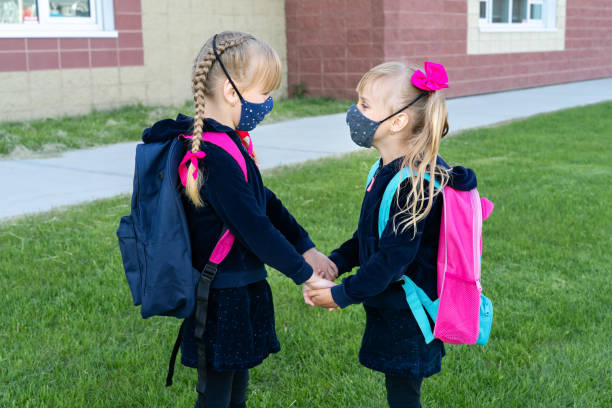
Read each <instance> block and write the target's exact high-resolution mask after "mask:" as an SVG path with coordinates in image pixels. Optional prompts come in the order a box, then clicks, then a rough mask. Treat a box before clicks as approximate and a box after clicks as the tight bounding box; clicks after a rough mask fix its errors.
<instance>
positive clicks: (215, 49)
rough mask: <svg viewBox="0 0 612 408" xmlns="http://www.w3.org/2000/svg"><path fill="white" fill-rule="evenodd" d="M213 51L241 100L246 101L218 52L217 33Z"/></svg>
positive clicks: (214, 38)
mask: <svg viewBox="0 0 612 408" xmlns="http://www.w3.org/2000/svg"><path fill="white" fill-rule="evenodd" d="M213 52H214V53H215V58H216V59H217V61H219V65H220V66H221V69H222V70H223V73H224V74H225V76H226V77H227V79H228V80H229V81H230V84H232V88H234V91H236V93H237V94H238V97H239V98H240V101H244V98H243V97H242V95H241V94H240V92H239V91H238V87H236V84H235V83H234V81H232V77H231V76H230V75H229V74H228V73H227V70H226V69H225V65H223V62H222V61H221V58H220V57H219V54H217V34H215V36H214V37H213Z"/></svg>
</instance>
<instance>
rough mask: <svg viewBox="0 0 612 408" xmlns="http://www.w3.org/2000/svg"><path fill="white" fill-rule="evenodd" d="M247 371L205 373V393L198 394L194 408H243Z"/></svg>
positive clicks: (209, 371) (247, 379)
mask: <svg viewBox="0 0 612 408" xmlns="http://www.w3.org/2000/svg"><path fill="white" fill-rule="evenodd" d="M248 384H249V370H236V371H213V370H211V369H208V370H207V372H206V391H205V393H204V394H198V403H197V404H196V408H244V407H246V392H247V385H248Z"/></svg>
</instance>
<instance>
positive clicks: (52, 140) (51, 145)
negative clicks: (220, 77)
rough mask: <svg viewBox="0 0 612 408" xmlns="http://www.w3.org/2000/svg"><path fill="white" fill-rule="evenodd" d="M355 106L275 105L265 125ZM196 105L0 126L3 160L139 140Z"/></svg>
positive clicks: (310, 101)
mask: <svg viewBox="0 0 612 408" xmlns="http://www.w3.org/2000/svg"><path fill="white" fill-rule="evenodd" d="M351 103H352V102H349V101H341V100H336V99H331V98H296V99H281V100H278V101H275V106H274V110H273V111H272V112H271V113H270V115H269V116H268V117H266V119H265V121H264V122H263V123H273V122H279V121H282V120H288V119H295V118H301V117H305V116H316V115H327V114H331V113H339V112H344V111H346V110H347V109H348V107H349V106H350V105H351ZM192 105H193V103H191V102H187V103H185V104H184V105H183V106H179V107H173V106H170V107H148V106H142V105H135V106H126V107H123V108H120V109H116V110H111V111H101V112H93V113H91V114H88V115H83V116H74V117H63V118H58V119H45V120H34V121H31V122H5V123H0V159H3V158H4V159H7V158H19V159H21V158H28V157H34V156H41V155H42V156H46V155H52V154H57V153H59V152H62V151H65V150H69V149H81V148H84V147H92V146H99V145H106V144H111V143H119V142H128V141H137V140H140V137H141V135H142V129H144V128H145V127H148V126H151V125H152V124H153V123H154V122H155V121H157V120H160V119H164V118H168V117H171V118H174V117H176V115H177V113H179V112H182V113H184V114H187V115H193V106H192Z"/></svg>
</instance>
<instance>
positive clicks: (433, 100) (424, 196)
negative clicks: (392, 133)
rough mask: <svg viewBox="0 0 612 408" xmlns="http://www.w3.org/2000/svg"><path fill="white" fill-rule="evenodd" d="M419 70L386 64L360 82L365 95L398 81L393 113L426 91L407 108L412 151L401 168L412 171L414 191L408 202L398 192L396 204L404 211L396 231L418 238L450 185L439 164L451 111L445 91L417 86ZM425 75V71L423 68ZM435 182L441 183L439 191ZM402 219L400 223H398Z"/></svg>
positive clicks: (407, 198) (400, 215) (378, 66)
mask: <svg viewBox="0 0 612 408" xmlns="http://www.w3.org/2000/svg"><path fill="white" fill-rule="evenodd" d="M418 69H419V68H418V67H416V66H411V65H407V64H404V63H402V62H386V63H383V64H380V65H377V66H375V67H374V68H372V69H370V70H369V71H368V72H367V73H366V74H365V75H364V76H363V77H362V78H361V80H360V81H359V84H358V85H357V92H361V91H362V90H363V89H364V88H365V87H366V86H367V85H370V84H372V82H374V81H377V80H379V79H383V78H389V79H392V80H393V81H394V88H393V89H394V95H393V96H392V97H391V98H390V101H392V106H391V107H392V110H393V112H395V111H397V110H399V109H401V108H403V107H404V106H406V105H407V104H409V103H410V102H412V101H414V100H415V99H416V98H418V97H419V95H420V94H422V93H423V92H426V95H423V97H421V98H420V99H419V100H417V101H416V102H415V103H414V104H413V105H412V106H410V107H409V108H408V109H406V110H405V111H404V112H406V113H407V114H408V115H409V117H410V122H409V124H408V127H407V128H408V130H409V131H407V132H406V137H407V138H408V149H407V152H406V155H405V156H404V159H403V161H402V166H401V168H404V167H406V168H408V169H410V170H412V171H411V172H409V173H410V174H409V177H410V181H411V188H410V191H409V192H408V194H407V196H406V201H405V202H404V203H400V193H399V190H400V189H399V188H398V191H397V193H396V200H397V201H396V202H397V205H398V207H399V208H400V212H398V213H397V214H396V215H395V216H394V217H393V223H394V230H395V232H397V231H398V230H399V231H401V232H404V231H406V230H407V229H409V228H412V229H413V231H414V235H416V232H417V223H418V222H419V221H421V220H423V219H424V218H425V217H426V216H427V215H428V214H429V212H430V211H431V208H432V205H433V198H434V197H435V196H436V195H438V194H439V193H440V192H441V191H442V189H443V188H444V186H445V185H446V184H448V181H449V178H450V174H449V170H447V169H446V168H444V167H441V166H439V165H437V157H438V150H439V148H440V142H441V140H442V138H443V137H444V136H446V134H447V133H448V111H447V109H446V98H445V97H444V94H443V93H442V92H441V91H431V92H428V91H423V90H421V89H419V88H417V87H415V86H414V85H413V84H412V82H411V78H412V74H414V72H415V71H416V70H418ZM422 71H423V72H424V71H425V70H424V69H422ZM425 174H429V177H430V180H432V182H430V183H429V185H428V188H427V189H426V188H425ZM433 180H436V181H438V182H439V183H440V188H439V189H438V188H436V187H435V185H434V183H433ZM398 220H399V222H397V221H398Z"/></svg>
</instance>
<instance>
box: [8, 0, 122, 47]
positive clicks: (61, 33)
mask: <svg viewBox="0 0 612 408" xmlns="http://www.w3.org/2000/svg"><path fill="white" fill-rule="evenodd" d="M116 36H117V32H116V31H115V27H114V19H113V0H0V37H21V38H23V37H116Z"/></svg>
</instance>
